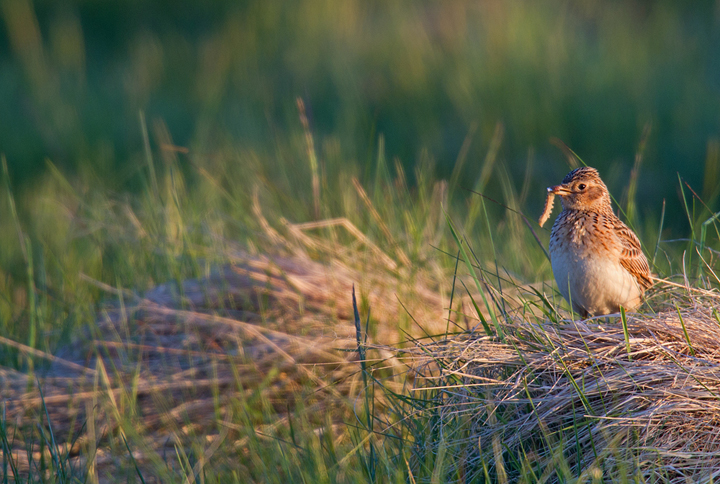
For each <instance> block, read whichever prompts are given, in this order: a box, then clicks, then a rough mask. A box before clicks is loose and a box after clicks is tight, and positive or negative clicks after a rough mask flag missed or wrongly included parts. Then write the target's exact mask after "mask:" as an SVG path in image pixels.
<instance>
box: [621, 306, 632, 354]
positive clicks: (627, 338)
mask: <svg viewBox="0 0 720 484" xmlns="http://www.w3.org/2000/svg"><path fill="white" fill-rule="evenodd" d="M620 319H621V320H622V327H623V335H624V336H625V350H626V351H627V355H628V360H630V361H632V355H631V351H630V333H628V323H627V315H626V314H625V308H624V307H622V306H620Z"/></svg>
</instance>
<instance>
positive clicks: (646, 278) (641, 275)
mask: <svg viewBox="0 0 720 484" xmlns="http://www.w3.org/2000/svg"><path fill="white" fill-rule="evenodd" d="M613 225H614V226H613V231H614V232H615V235H617V237H618V239H619V240H620V247H621V252H620V264H622V266H623V267H624V268H625V269H627V270H628V272H630V274H632V275H633V276H635V279H637V281H638V283H639V284H640V285H641V286H642V287H643V288H644V289H647V288H648V287H650V286H652V279H651V276H650V265H649V264H648V260H647V258H646V257H645V254H643V251H642V247H641V246H640V240H638V238H637V235H635V232H633V231H632V230H630V228H629V227H628V226H627V225H625V224H624V223H623V222H622V221H621V220H620V219H617V218H616V219H615V223H614V224H613Z"/></svg>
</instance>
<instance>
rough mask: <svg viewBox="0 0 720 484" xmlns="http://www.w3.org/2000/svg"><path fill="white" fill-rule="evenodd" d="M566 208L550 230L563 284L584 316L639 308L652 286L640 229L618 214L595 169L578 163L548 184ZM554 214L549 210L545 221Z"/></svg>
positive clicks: (557, 271)
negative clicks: (632, 227)
mask: <svg viewBox="0 0 720 484" xmlns="http://www.w3.org/2000/svg"><path fill="white" fill-rule="evenodd" d="M552 195H558V196H560V200H561V202H562V207H563V211H562V212H561V213H560V215H558V218H557V220H555V223H554V224H553V227H552V233H551V235H550V261H551V263H552V269H553V274H554V275H555V280H556V281H557V285H558V288H559V289H560V293H561V294H562V295H563V297H564V298H565V299H566V300H567V301H568V302H570V303H571V304H572V307H573V310H575V311H576V312H577V313H579V314H580V316H582V317H583V318H586V317H588V316H598V315H604V314H611V313H617V312H619V311H620V306H622V307H624V308H625V309H626V310H630V311H632V310H634V309H636V308H637V307H638V306H640V304H641V303H642V297H643V294H644V293H645V290H646V289H647V288H648V287H650V286H651V285H652V280H651V275H650V267H649V265H648V261H647V259H646V258H645V255H644V254H643V252H642V248H641V247H640V241H639V240H638V238H637V236H636V235H635V233H634V232H633V231H632V230H630V228H629V227H628V226H627V225H625V224H624V223H623V222H622V221H621V220H620V219H619V218H618V217H617V216H616V215H615V213H613V210H612V205H611V202H610V193H609V192H608V189H607V187H606V186H605V183H603V181H602V180H601V179H600V175H599V174H598V171H597V170H596V169H595V168H590V167H581V168H576V169H575V170H573V171H571V172H570V173H568V174H567V176H565V178H564V179H563V181H562V184H560V185H557V186H554V187H550V188H548V198H549V199H548V203H547V204H546V212H549V210H551V209H552V199H551V198H550V197H551V196H552ZM548 215H549V213H544V214H543V217H542V218H541V221H544V220H543V219H546V218H547V216H548Z"/></svg>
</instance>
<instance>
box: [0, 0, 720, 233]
mask: <svg viewBox="0 0 720 484" xmlns="http://www.w3.org/2000/svg"><path fill="white" fill-rule="evenodd" d="M1 14H2V17H3V22H2V23H0V152H2V153H5V154H6V156H7V159H8V164H9V167H10V175H11V180H12V183H13V185H15V186H16V190H18V192H19V193H25V194H28V193H32V190H33V187H36V186H38V180H39V179H41V178H42V177H43V176H44V174H46V172H47V164H46V162H45V159H46V158H47V159H50V160H51V161H52V163H53V164H54V165H56V166H57V167H59V168H60V171H61V172H62V173H63V174H65V175H66V176H68V177H69V178H70V179H73V178H78V179H84V180H92V183H93V184H100V185H101V186H105V187H106V188H108V189H110V190H112V191H118V192H124V191H131V192H132V191H133V190H137V189H138V186H139V180H140V179H141V171H142V170H143V169H144V168H145V167H146V164H145V161H144V155H143V138H142V134H141V128H140V122H139V113H140V112H141V111H142V112H144V113H145V116H146V117H147V119H148V124H151V122H152V120H155V119H161V120H163V121H164V122H165V123H166V125H167V127H168V130H169V133H170V135H171V136H172V139H173V142H174V143H175V144H177V145H181V146H186V147H188V148H189V149H190V153H191V155H192V156H193V157H194V159H195V160H196V161H197V160H202V159H203V158H211V157H212V155H213V153H215V152H219V151H221V150H227V149H228V148H229V149H236V150H242V151H244V152H248V151H251V152H254V153H256V154H257V155H258V156H259V157H260V159H263V157H268V156H269V157H272V156H278V154H277V153H278V146H279V145H283V144H287V143H288V140H290V139H291V138H292V136H294V135H296V134H297V133H299V132H301V129H302V128H301V126H300V122H299V120H298V113H297V107H296V103H295V99H296V97H298V96H300V97H302V98H303V99H304V100H305V103H306V105H307V109H308V117H309V118H310V123H311V128H312V130H313V133H314V135H315V137H316V143H317V144H318V147H319V148H318V150H319V153H320V158H321V160H320V161H321V163H325V162H327V161H328V158H329V157H333V159H336V160H341V161H340V162H341V163H346V164H355V165H358V166H359V167H360V172H361V173H362V172H365V173H368V172H369V171H371V170H372V168H370V167H371V166H372V165H373V163H374V162H372V160H374V159H375V157H376V156H377V150H378V146H379V140H380V139H381V137H382V139H383V141H384V149H385V154H386V156H387V158H388V159H391V160H392V159H395V158H397V159H398V160H399V161H400V163H401V164H402V165H403V166H404V167H405V169H406V171H407V172H408V174H409V175H410V177H411V179H412V176H413V173H414V170H413V167H415V166H416V165H417V164H418V163H419V162H420V161H421V160H424V159H430V160H433V166H434V169H435V170H436V176H438V177H448V176H449V175H450V173H451V172H452V169H453V166H454V165H455V163H456V160H457V159H458V154H459V153H460V152H461V146H462V145H463V141H464V140H465V139H466V137H468V139H469V140H470V144H469V148H468V151H467V161H466V162H465V164H464V165H463V168H462V172H463V174H464V175H466V176H467V177H468V178H467V179H469V180H475V179H476V178H477V173H478V172H479V169H480V168H479V167H480V165H481V161H482V159H483V158H484V157H485V154H486V153H487V151H488V146H489V144H490V142H491V139H492V136H493V133H494V132H495V130H496V126H497V125H498V123H501V125H502V127H503V137H502V144H501V146H500V152H499V158H498V159H499V163H500V164H502V165H503V166H504V167H506V169H507V170H508V172H509V173H511V174H512V173H518V174H520V173H523V172H524V171H525V169H526V165H527V163H528V159H529V158H531V161H532V165H531V169H532V177H531V179H532V189H533V190H536V193H537V197H535V196H530V197H529V199H528V200H529V202H528V205H530V206H531V207H533V208H532V210H534V211H532V215H533V216H535V215H536V214H535V213H534V212H536V211H539V210H540V206H541V204H542V198H543V191H542V188H543V187H544V186H547V185H548V184H550V183H556V182H558V181H559V179H560V178H561V177H562V176H563V175H564V174H565V173H566V172H567V171H568V165H567V164H566V163H565V161H564V156H563V154H562V152H561V151H560V150H559V149H557V148H556V147H554V146H553V145H552V144H551V143H550V142H549V139H550V138H551V137H557V138H560V139H561V140H563V141H564V142H565V143H566V144H567V145H568V146H570V147H571V148H572V149H573V150H574V151H575V152H576V153H578V154H579V155H580V156H581V157H582V158H583V159H584V160H585V162H587V163H588V164H590V165H592V166H596V167H598V168H599V169H600V170H601V173H602V174H603V176H604V177H605V178H606V181H607V182H608V184H609V185H610V188H611V190H613V191H614V192H615V194H616V196H617V197H618V198H619V197H620V196H621V190H622V189H623V188H624V187H626V186H627V177H628V175H629V173H630V170H631V167H632V164H633V160H634V157H635V153H636V151H637V150H638V146H639V145H640V143H641V139H642V138H643V135H642V133H643V131H644V129H645V127H646V126H649V127H650V134H649V137H648V138H647V145H646V149H645V151H644V161H643V165H642V167H641V176H640V179H639V185H638V192H637V197H638V203H639V208H640V210H639V212H640V213H641V214H642V213H644V214H648V215H649V214H655V218H657V214H658V213H659V210H660V206H661V203H662V199H663V198H667V199H669V203H668V210H669V213H670V214H676V215H681V214H682V213H683V212H682V209H681V205H680V203H679V202H678V200H677V198H676V194H677V192H678V188H677V187H678V183H677V175H676V172H679V173H680V174H681V176H683V177H684V178H686V179H687V180H688V182H689V183H690V184H691V185H692V186H693V187H695V188H696V190H698V191H702V195H703V196H704V197H705V199H706V201H707V202H708V203H710V204H712V203H713V202H714V201H715V198H716V197H717V195H718V190H717V186H718V180H719V177H718V173H719V172H720V170H718V151H719V149H718V139H719V138H720V2H718V1H697V2H673V1H655V2H650V1H610V2H606V1H595V0H585V1H573V2H563V1H546V2H533V1H523V0H510V1H506V0H504V1H462V0H457V1H452V2H437V1H406V0H395V1H386V0H382V1H372V0H342V1H339V0H298V1H285V2H268V1H257V2H253V1H248V2H237V1H230V0H211V1H207V2H189V1H152V2H150V1H143V0H118V1H114V2H102V1H97V0H61V1H55V0H53V1H50V0H36V1H34V2H31V1H30V0H3V2H2V10H1ZM328 153H330V154H328ZM200 163H201V161H200ZM520 183H521V176H519V175H518V176H517V184H518V185H519V184H520ZM468 185H472V182H470V183H468ZM490 190H491V191H492V187H490ZM20 198H22V197H20ZM538 204H539V205H538ZM676 218H677V217H670V218H669V221H668V223H669V225H670V226H671V227H673V226H674V227H678V228H679V227H683V230H687V225H686V224H685V225H683V221H682V220H679V221H678V220H675V219H676ZM656 222H657V221H653V223H654V224H656Z"/></svg>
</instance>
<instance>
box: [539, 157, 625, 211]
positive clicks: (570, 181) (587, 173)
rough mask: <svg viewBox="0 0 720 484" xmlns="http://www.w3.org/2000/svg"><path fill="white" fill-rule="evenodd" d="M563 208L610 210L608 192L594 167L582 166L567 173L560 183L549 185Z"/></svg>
mask: <svg viewBox="0 0 720 484" xmlns="http://www.w3.org/2000/svg"><path fill="white" fill-rule="evenodd" d="M548 192H552V193H553V194H555V195H558V196H559V197H560V201H561V202H562V206H563V209H565V210H591V211H598V212H599V211H602V210H606V209H609V210H612V205H611V203H610V193H609V192H608V189H607V187H606V186H605V183H603V181H602V180H601V179H600V174H599V173H598V171H597V170H596V169H595V168H590V167H589V166H583V167H580V168H575V169H574V170H573V171H571V172H570V173H568V174H567V175H566V176H565V178H563V181H562V183H561V184H560V185H556V186H554V187H549V188H548Z"/></svg>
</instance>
